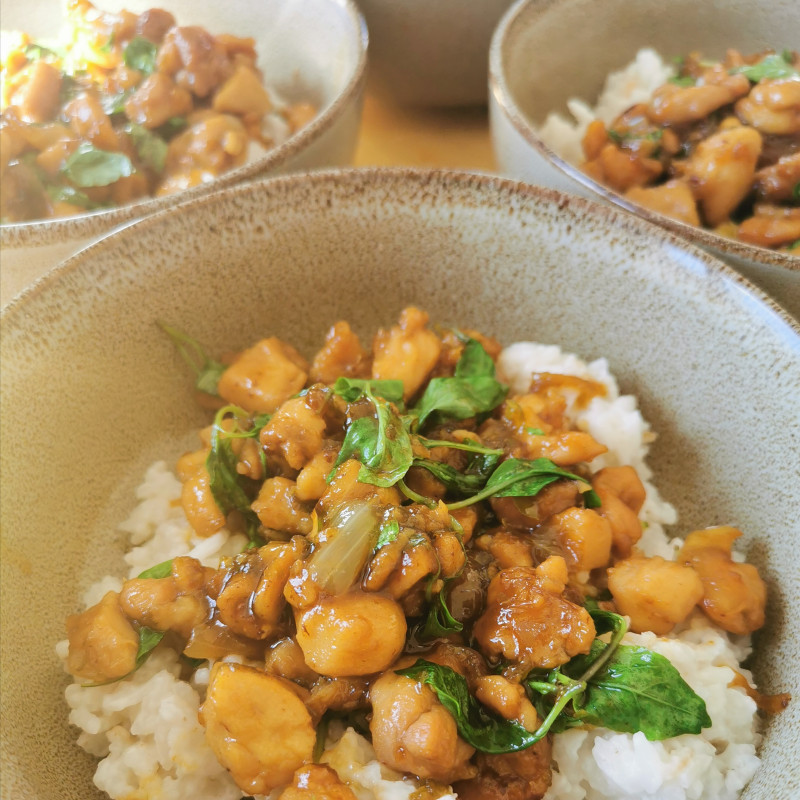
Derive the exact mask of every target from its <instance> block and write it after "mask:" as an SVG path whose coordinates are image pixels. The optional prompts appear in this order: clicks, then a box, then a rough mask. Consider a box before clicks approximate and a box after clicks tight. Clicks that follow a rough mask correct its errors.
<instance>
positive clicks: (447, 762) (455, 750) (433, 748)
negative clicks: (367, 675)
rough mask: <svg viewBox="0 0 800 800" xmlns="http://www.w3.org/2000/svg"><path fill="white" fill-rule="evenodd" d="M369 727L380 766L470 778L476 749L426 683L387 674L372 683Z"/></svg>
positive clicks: (436, 777)
mask: <svg viewBox="0 0 800 800" xmlns="http://www.w3.org/2000/svg"><path fill="white" fill-rule="evenodd" d="M369 697H370V701H371V702H372V720H371V721H370V725H369V727H370V731H371V733H372V742H373V746H374V747H375V753H376V755H377V757H378V760H379V761H380V762H381V763H382V764H386V766H388V767H391V768H392V769H396V770H400V771H401V772H411V773H413V774H414V775H418V776H419V777H420V778H423V779H428V780H435V781H440V782H442V783H450V782H451V781H454V780H458V779H460V778H470V777H472V776H473V775H474V774H475V769H474V767H472V765H471V764H470V763H469V760H470V758H471V757H472V754H473V753H474V752H475V749H474V748H473V747H471V746H470V745H468V744H467V743H466V742H465V741H464V740H463V739H462V738H461V737H460V736H459V735H458V728H457V727H456V722H455V719H454V718H453V715H452V714H450V712H449V711H447V709H446V708H445V707H444V706H443V705H442V704H441V703H440V702H439V700H438V699H437V697H436V695H435V694H434V692H433V690H432V689H431V688H430V687H428V686H425V685H424V684H421V683H418V682H417V681H413V680H411V679H410V678H404V677H402V676H401V675H396V674H395V672H394V671H393V670H390V671H389V672H386V673H384V674H383V675H381V677H380V678H378V680H377V681H375V683H373V684H372V688H371V689H370V693H369Z"/></svg>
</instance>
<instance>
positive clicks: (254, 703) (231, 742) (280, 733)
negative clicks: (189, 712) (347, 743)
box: [200, 662, 316, 795]
mask: <svg viewBox="0 0 800 800" xmlns="http://www.w3.org/2000/svg"><path fill="white" fill-rule="evenodd" d="M200 721H201V722H202V724H203V725H204V726H205V729H206V741H207V742H208V744H209V746H210V747H211V749H212V750H213V751H214V754H215V755H216V757H217V758H218V759H219V761H220V763H221V764H222V765H223V766H224V767H225V768H226V769H227V770H228V771H229V772H230V773H231V776H232V777H233V779H234V781H236V785H237V786H238V787H239V788H240V789H241V790H242V791H243V792H245V793H246V794H250V795H253V794H269V792H270V791H271V790H272V789H275V788H277V787H279V786H283V785H284V784H287V783H289V781H291V780H292V776H293V774H294V772H295V770H296V769H298V768H300V767H301V766H302V765H303V764H305V763H306V762H309V761H311V756H312V753H313V750H314V742H315V741H316V734H315V731H314V726H313V724H312V721H311V715H310V714H309V713H308V711H307V710H306V707H305V705H304V704H303V701H302V700H301V699H300V698H299V697H298V695H297V694H296V693H295V691H294V689H293V688H292V684H291V683H289V682H288V681H285V680H283V679H281V678H276V677H273V676H271V675H266V674H265V673H263V672H259V671H258V670H256V669H253V668H252V667H246V666H242V665H241V664H231V663H227V662H217V663H216V664H214V666H213V667H212V669H211V678H210V681H209V684H208V692H207V694H206V699H205V702H204V703H203V705H202V706H201V708H200Z"/></svg>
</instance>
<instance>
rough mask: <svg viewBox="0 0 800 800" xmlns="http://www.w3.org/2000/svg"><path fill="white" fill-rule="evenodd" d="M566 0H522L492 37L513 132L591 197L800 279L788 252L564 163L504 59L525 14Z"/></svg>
mask: <svg viewBox="0 0 800 800" xmlns="http://www.w3.org/2000/svg"><path fill="white" fill-rule="evenodd" d="M564 1H565V0H549V2H547V1H546V2H542V0H517V2H515V3H514V5H513V6H511V8H509V10H508V11H507V12H506V13H505V14H504V15H503V18H502V19H501V20H500V22H499V23H498V26H497V28H495V32H494V35H493V36H492V43H491V46H490V47H489V94H490V96H491V97H492V98H494V100H495V103H496V104H497V107H498V108H499V109H500V110H501V111H502V113H503V114H504V115H505V117H506V119H507V120H508V121H509V122H510V123H511V125H512V126H513V128H514V130H515V131H516V132H517V133H518V134H519V135H520V136H521V137H522V138H523V139H524V140H525V141H526V142H527V143H528V144H529V145H531V147H533V148H534V149H535V150H536V151H537V152H538V153H539V155H541V156H542V157H543V158H544V159H545V160H546V161H547V162H549V163H550V164H552V165H553V166H555V167H556V168H557V169H558V170H560V171H561V172H563V173H564V174H565V175H566V176H567V177H568V178H571V179H572V180H574V181H575V182H577V183H579V184H580V185H581V186H583V187H584V188H585V189H588V190H589V191H590V192H591V193H592V194H594V195H598V196H599V197H600V198H601V199H603V200H606V201H608V202H609V203H613V204H614V205H616V206H618V207H620V208H622V209H624V210H625V211H627V212H629V213H631V214H634V215H636V216H638V217H641V218H642V219H646V220H647V221H648V222H652V223H654V224H656V225H659V226H660V227H662V228H666V229H667V230H669V231H671V232H672V233H675V234H677V235H678V236H680V237H681V238H683V239H686V240H688V241H690V242H692V243H693V244H694V243H696V244H698V245H700V246H702V247H705V248H707V249H709V250H711V251H712V252H713V251H716V252H715V254H719V253H722V254H724V255H725V256H731V257H733V258H737V259H741V260H746V261H750V262H754V263H756V264H762V265H763V264H766V265H769V266H773V267H781V268H783V269H787V270H788V271H789V272H796V273H798V278H800V256H791V255H789V254H788V253H781V252H778V251H776V250H769V249H768V248H766V247H758V246H757V245H752V244H747V243H745V242H739V241H736V240H735V239H727V238H725V237H724V236H720V235H719V234H716V233H713V232H711V231H709V230H706V229H705V228H700V227H696V226H694V225H689V224H687V223H685V222H680V221H679V220H676V219H672V217H668V216H666V215H664V214H659V213H657V212H655V211H651V210H650V209H648V208H645V207H644V206H640V205H638V204H637V203H632V202H631V201H630V200H628V199H627V198H626V197H624V196H623V195H621V194H619V193H618V192H615V191H614V190H613V189H610V188H609V187H607V186H604V185H603V184H601V183H598V182H597V181H595V180H593V179H592V178H590V177H589V176H588V175H587V174H586V173H585V172H582V171H581V170H580V169H578V168H577V167H575V166H574V165H573V164H570V163H569V162H568V161H566V160H565V159H563V158H562V157H561V156H559V155H558V154H557V153H556V152H555V151H554V150H552V149H551V148H550V147H549V146H548V145H547V144H545V142H544V140H543V139H542V138H541V137H539V136H538V135H537V133H536V128H535V126H534V125H533V123H532V122H531V121H530V119H529V118H528V117H527V116H526V115H525V114H524V113H523V112H522V110H521V109H520V107H519V105H518V104H517V102H516V100H515V99H514V95H513V93H512V92H511V90H510V88H509V85H508V82H507V80H506V75H505V69H504V66H503V62H504V58H503V56H504V55H505V52H506V45H507V43H508V40H509V37H510V36H511V34H512V33H513V32H514V31H515V30H516V29H517V26H519V25H521V24H522V23H521V22H520V18H521V17H523V15H526V14H527V13H532V14H533V17H534V18H537V17H539V16H542V15H544V14H545V13H547V12H548V11H550V10H551V9H552V8H554V7H556V6H559V5H561V4H562V3H563V2H564ZM523 21H524V20H523Z"/></svg>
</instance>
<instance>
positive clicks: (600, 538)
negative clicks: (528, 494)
mask: <svg viewBox="0 0 800 800" xmlns="http://www.w3.org/2000/svg"><path fill="white" fill-rule="evenodd" d="M547 528H548V529H549V530H551V531H552V532H554V533H555V535H556V538H557V540H558V542H559V543H560V545H561V549H562V550H563V551H564V559H565V560H566V562H567V566H568V567H569V569H570V571H572V572H581V571H584V570H586V571H588V570H593V569H597V568H598V567H604V566H606V564H608V562H609V560H610V558H611V544H612V541H613V534H612V532H611V523H610V522H609V521H608V520H607V519H606V518H605V517H602V516H601V515H600V514H598V513H597V512H596V511H594V510H592V509H590V508H570V509H567V510H566V511H562V512H561V513H559V514H555V515H554V516H553V517H551V518H550V521H549V522H548V524H547Z"/></svg>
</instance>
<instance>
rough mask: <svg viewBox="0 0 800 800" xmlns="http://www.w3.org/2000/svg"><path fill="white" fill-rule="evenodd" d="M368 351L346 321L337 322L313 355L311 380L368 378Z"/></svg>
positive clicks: (329, 380) (329, 381) (330, 381)
mask: <svg viewBox="0 0 800 800" xmlns="http://www.w3.org/2000/svg"><path fill="white" fill-rule="evenodd" d="M369 374H370V369H369V353H367V351H366V350H364V348H363V347H362V346H361V342H360V341H359V339H358V336H356V335H355V333H353V331H352V330H351V328H350V325H349V324H348V323H347V322H343V321H342V322H337V323H336V324H335V325H334V326H333V327H332V328H331V329H330V330H329V331H328V334H327V336H326V337H325V344H324V345H322V348H321V349H320V351H319V352H318V353H317V354H316V355H315V356H314V361H313V362H312V364H311V373H310V376H311V380H312V381H319V382H320V383H333V382H334V381H335V380H336V379H337V378H341V377H344V378H368V377H369Z"/></svg>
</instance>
